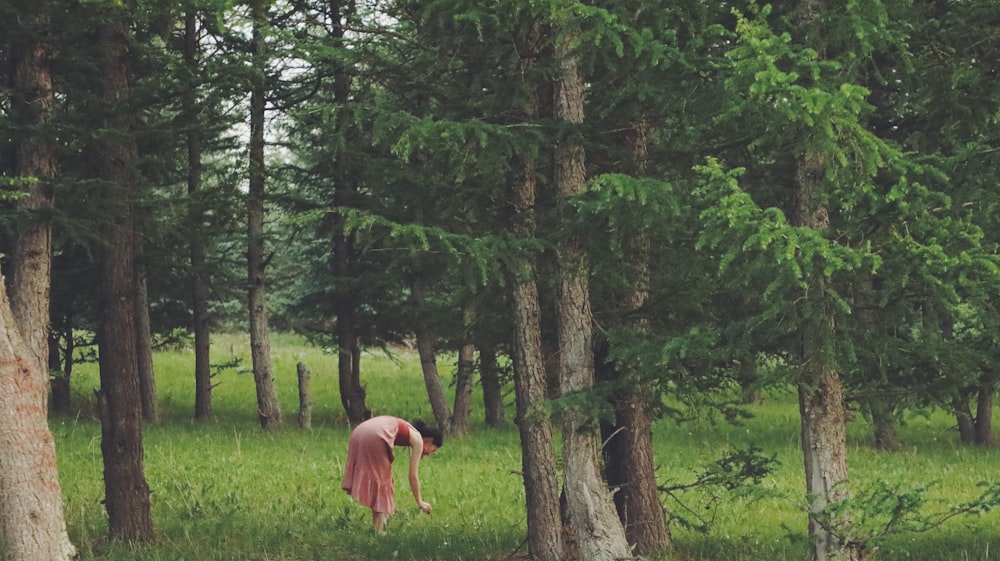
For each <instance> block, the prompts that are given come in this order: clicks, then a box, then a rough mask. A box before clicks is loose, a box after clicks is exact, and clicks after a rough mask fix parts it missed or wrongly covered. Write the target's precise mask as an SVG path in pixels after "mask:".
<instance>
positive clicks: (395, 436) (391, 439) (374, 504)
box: [342, 415, 417, 514]
mask: <svg viewBox="0 0 1000 561" xmlns="http://www.w3.org/2000/svg"><path fill="white" fill-rule="evenodd" d="M416 430H417V429H415V428H413V426H412V425H410V423H407V422H406V421H404V420H402V419H398V418H396V417H390V416H387V415H383V416H380V417H372V418H371V419H368V420H367V421H365V422H363V423H361V424H360V425H358V426H356V427H354V431H353V432H351V439H350V441H349V442H348V445H347V466H346V467H345V468H344V484H343V485H342V487H343V489H344V491H347V494H349V495H350V496H351V497H353V498H354V499H355V500H356V501H358V502H359V503H361V504H363V505H365V506H367V507H369V508H371V509H372V511H374V512H385V513H387V514H395V513H396V496H395V492H394V487H393V484H394V481H393V479H392V460H393V459H394V458H395V454H393V451H392V447H393V446H409V445H410V434H411V433H412V432H416Z"/></svg>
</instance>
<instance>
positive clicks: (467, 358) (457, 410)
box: [451, 302, 476, 434]
mask: <svg viewBox="0 0 1000 561" xmlns="http://www.w3.org/2000/svg"><path fill="white" fill-rule="evenodd" d="M462 322H463V324H464V326H465V332H464V337H465V341H464V342H463V343H462V346H461V347H460V348H459V350H458V370H457V371H456V373H455V407H454V408H453V409H452V412H451V433H452V434H466V433H468V432H469V430H471V427H470V426H469V419H470V417H471V416H472V382H473V380H474V376H475V371H476V362H475V361H476V345H475V343H473V341H472V337H473V329H474V326H475V322H476V308H475V306H474V305H473V304H472V303H471V302H466V303H465V304H464V305H463V306H462Z"/></svg>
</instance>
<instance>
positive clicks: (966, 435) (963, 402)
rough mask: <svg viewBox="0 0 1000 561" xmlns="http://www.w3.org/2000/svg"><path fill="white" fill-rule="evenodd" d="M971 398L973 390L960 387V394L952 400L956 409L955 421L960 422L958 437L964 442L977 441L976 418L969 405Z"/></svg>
mask: <svg viewBox="0 0 1000 561" xmlns="http://www.w3.org/2000/svg"><path fill="white" fill-rule="evenodd" d="M970 399H972V395H971V392H969V391H968V390H966V389H964V388H960V389H959V390H958V394H957V395H956V396H955V397H953V398H952V400H951V407H952V409H953V410H954V411H955V421H956V422H957V424H958V438H959V441H960V442H961V443H962V444H975V442H976V418H975V416H973V414H972V407H971V406H970V405H969V400H970Z"/></svg>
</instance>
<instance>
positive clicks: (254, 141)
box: [247, 0, 281, 429]
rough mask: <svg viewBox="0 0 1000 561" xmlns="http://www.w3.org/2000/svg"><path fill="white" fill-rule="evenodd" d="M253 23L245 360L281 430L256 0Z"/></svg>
mask: <svg viewBox="0 0 1000 561" xmlns="http://www.w3.org/2000/svg"><path fill="white" fill-rule="evenodd" d="M251 11H252V18H253V33H252V34H253V55H254V71H255V72H256V73H257V75H256V76H255V77H254V79H253V85H252V89H251V92H250V177H249V193H248V194H247V195H248V197H247V217H248V219H247V240H248V242H247V243H248V248H247V286H248V291H247V292H248V294H247V301H248V302H247V304H248V309H249V314H250V358H251V361H252V362H253V378H254V382H255V384H256V387H257V416H258V418H259V419H260V426H261V427H262V428H264V429H271V428H276V427H277V426H279V425H280V424H281V407H280V405H279V403H278V394H277V390H276V389H275V382H274V371H273V368H272V365H271V334H270V329H269V327H268V313H269V312H268V308H267V283H266V277H265V269H266V268H267V259H266V258H265V255H264V214H265V210H264V184H265V179H266V168H265V163H264V111H265V99H264V96H265V93H266V92H265V89H264V73H265V72H266V67H267V65H266V53H265V49H266V47H265V45H266V42H265V41H264V34H263V31H262V27H263V26H264V25H265V24H266V20H265V18H266V10H265V8H264V6H263V5H262V2H261V1H260V0H257V1H255V2H254V3H253V5H252V6H251Z"/></svg>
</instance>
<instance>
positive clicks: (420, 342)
mask: <svg viewBox="0 0 1000 561" xmlns="http://www.w3.org/2000/svg"><path fill="white" fill-rule="evenodd" d="M426 298H427V286H426V279H425V278H424V275H423V272H422V271H421V270H420V266H419V265H415V266H414V272H413V277H412V278H411V279H410V302H411V303H412V304H413V308H414V310H417V314H418V315H421V314H420V308H422V307H423V305H424V302H425V300H426ZM414 336H415V337H416V339H417V354H419V355H420V370H421V372H423V375H424V386H425V387H426V388H427V397H428V399H429V400H430V403H431V410H432V411H433V412H434V419H435V421H436V422H437V425H438V428H439V429H440V430H441V431H442V432H444V433H448V432H450V431H451V411H449V410H448V398H447V396H445V393H444V386H442V385H441V376H440V374H439V373H438V368H437V358H436V356H435V353H434V340H435V339H434V334H433V333H432V332H431V330H430V328H429V327H428V326H427V322H426V321H425V320H422V319H418V320H417V325H416V326H415V328H414Z"/></svg>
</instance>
